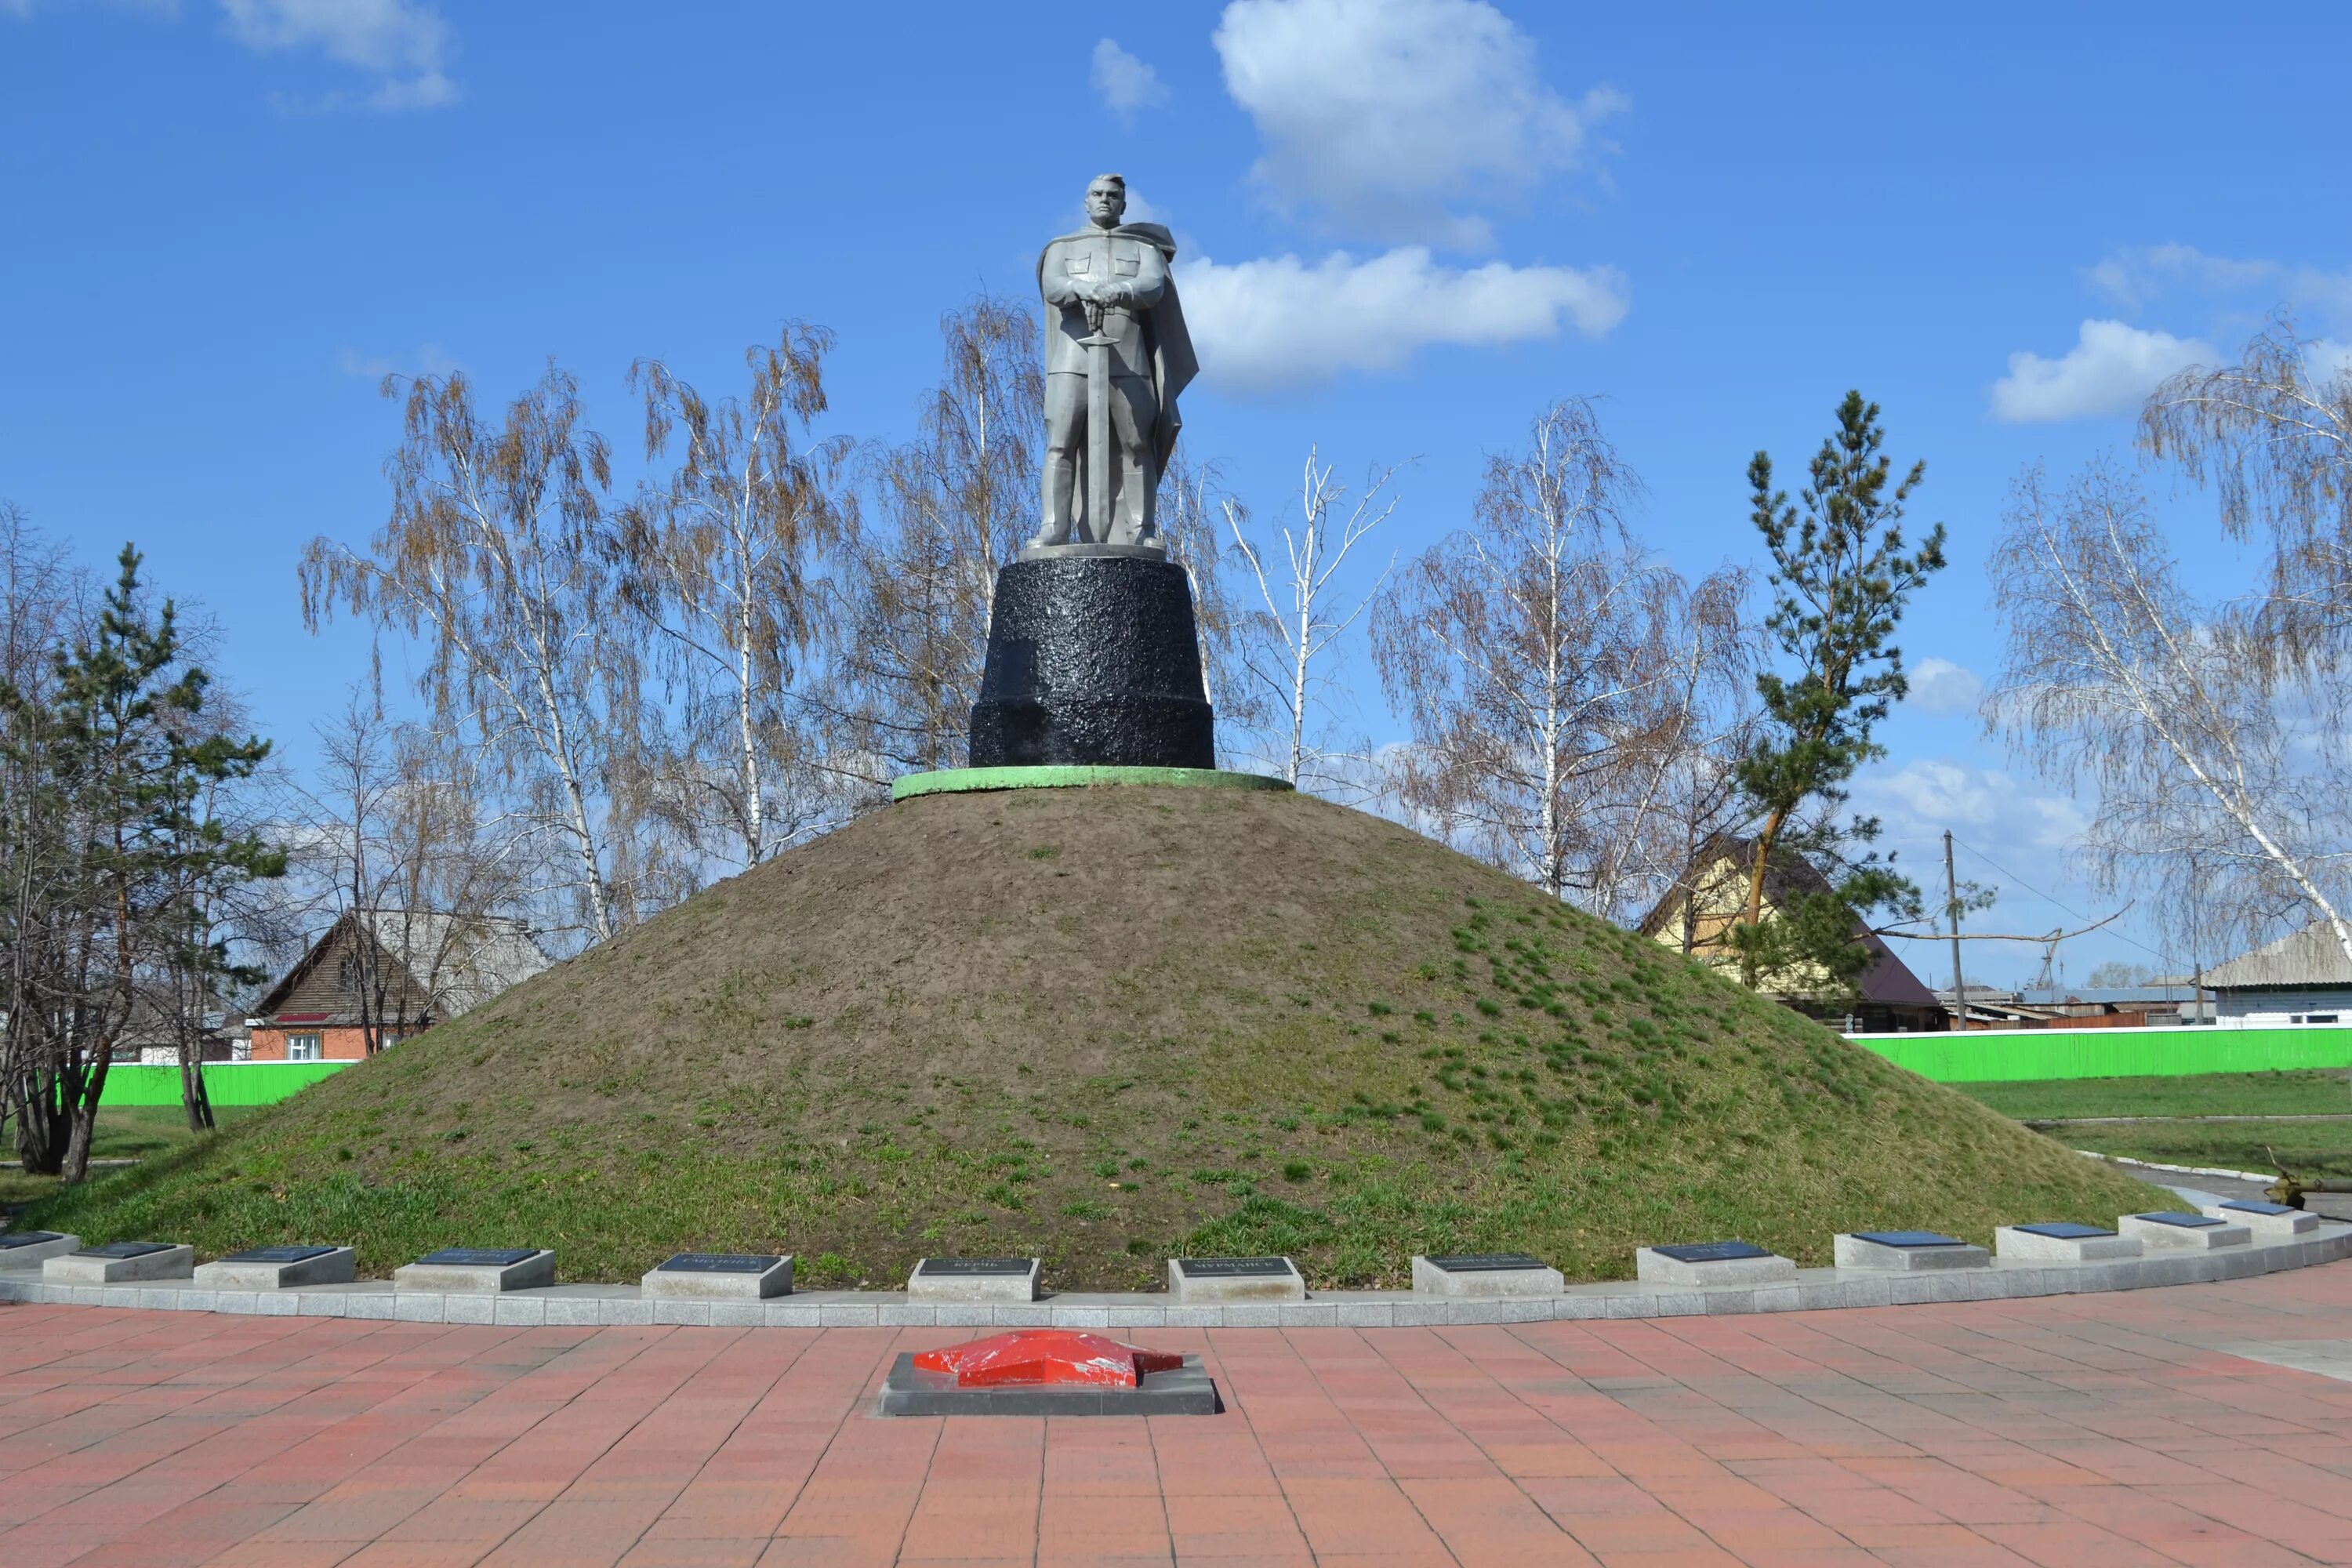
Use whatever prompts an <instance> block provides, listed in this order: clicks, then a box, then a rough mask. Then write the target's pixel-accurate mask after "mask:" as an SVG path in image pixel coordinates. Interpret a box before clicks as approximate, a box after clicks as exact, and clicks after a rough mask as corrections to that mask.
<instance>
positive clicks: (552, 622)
mask: <svg viewBox="0 0 2352 1568" xmlns="http://www.w3.org/2000/svg"><path fill="white" fill-rule="evenodd" d="M383 393H384V395H385V396H386V397H394V396H399V395H401V389H400V382H399V378H397V377H391V376H387V377H386V378H385V379H384V383H383ZM582 417H583V416H582V410H581V406H580V396H579V385H578V383H577V382H576V381H575V380H574V379H573V378H572V376H571V375H570V374H566V373H564V372H562V371H560V370H558V369H556V368H555V367H554V366H553V365H552V364H551V365H550V366H549V367H548V370H547V374H545V375H544V376H543V377H541V380H540V382H539V384H537V385H535V386H533V387H531V388H530V390H529V391H527V392H525V393H524V394H522V395H520V397H518V398H516V399H515V401H514V402H513V404H512V405H509V408H508V409H507V412H506V416H505V418H504V420H503V421H502V422H499V423H492V422H490V421H488V420H487V419H485V418H484V417H483V416H481V415H480V414H478V412H477V410H476V407H475V402H474V389H473V385H472V384H471V383H470V382H469V381H468V380H467V377H466V376H465V374H463V373H462V372H457V373H452V374H449V375H447V376H424V377H420V378H417V379H415V380H414V381H411V382H409V383H408V384H407V389H406V394H405V397H404V406H403V419H402V438H401V443H400V446H399V447H397V448H396V449H395V450H394V453H393V455H392V457H391V458H390V459H389V460H388V461H387V463H386V465H385V467H386V471H387V472H388V473H389V475H390V477H391V479H392V484H393V505H392V516H391V519H390V521H387V522H386V523H385V524H384V526H383V528H382V529H381V530H379V531H377V533H376V535H375V537H374V539H373V542H372V545H371V548H370V549H369V551H368V552H365V553H362V552H358V551H354V550H352V549H350V548H348V547H347V546H345V545H342V544H341V543H338V542H335V541H332V540H330V539H327V538H324V537H320V538H319V539H315V540H313V541H312V542H311V543H310V548H309V550H308V551H307V552H305V554H304V556H303V560H302V566H301V584H302V613H303V617H304V619H305V622H306V623H307V624H308V625H310V626H311V627H313V628H314V629H315V628H316V627H317V626H320V624H322V623H323V622H325V621H326V620H327V619H329V618H330V617H331V616H332V615H333V614H334V613H335V612H336V611H337V610H338V609H342V610H345V611H347V612H349V613H351V614H352V615H357V616H366V617H368V618H370V619H371V620H373V622H374V623H375V624H376V626H378V627H379V628H381V629H383V630H387V631H392V632H395V633H398V634H400V635H402V636H404V637H412V638H415V639H417V640H419V641H420V642H421V643H422V645H423V648H424V653H425V664H424V670H423V673H422V674H421V675H420V676H419V678H418V682H417V684H418V689H419V690H420V692H421V694H422V695H423V696H424V697H425V700H426V703H427V705H428V707H429V709H430V711H431V713H432V715H433V717H434V720H435V721H436V723H438V724H441V725H443V726H445V727H449V728H459V727H462V728H465V729H467V730H469V731H471V732H472V734H473V736H474V738H475V740H476V742H478V745H479V746H480V748H481V752H482V754H483V756H484V757H485V758H487V759H488V760H489V761H491V762H492V763H494V764H495V767H496V770H497V773H498V775H499V781H500V782H501V783H502V784H505V785H507V786H509V787H510V788H512V789H513V790H515V791H516V792H517V795H518V797H519V808H520V812H521V813H522V815H523V816H525V817H526V818H527V819H528V820H529V822H530V824H531V825H532V826H534V827H535V828H536V829H537V830H538V831H539V832H540V833H541V835H542V836H543V837H544V838H545V839H546V840H547V842H548V843H549V845H550V847H551V855H550V863H551V864H552V865H554V866H556V867H558V868H560V869H559V870H557V871H556V873H555V874H554V876H553V879H552V886H551V888H550V889H548V891H549V892H550V893H551V895H553V896H554V898H555V899H556V900H559V902H560V903H561V904H562V905H565V906H568V907H569V908H568V911H567V912H568V915H569V918H568V919H567V921H566V923H568V924H572V925H574V926H575V927H576V928H578V929H581V930H583V931H584V934H585V936H586V938H587V940H588V941H589V942H604V941H606V940H608V939H610V938H611V937H612V936H613V935H614V933H615V932H617V931H620V930H622V929H623V928H624V927H625V926H627V925H629V924H631V923H632V922H633V921H635V918H636V916H637V914H638V911H639V902H640V900H641V899H643V898H645V897H646V889H647V885H648V884H650V883H652V882H654V881H655V880H656V877H657V873H658V870H659V867H660V861H659V856H658V852H657V850H654V849H649V848H648V847H646V845H644V844H642V843H641V842H638V841H637V839H638V837H639V836H640V835H641V834H642V832H643V829H644V818H643V815H642V811H643V795H642V792H641V789H640V788H639V787H638V786H640V785H641V784H642V782H643V776H644V775H643V770H642V768H641V767H640V766H639V763H640V759H639V757H638V755H637V752H636V747H635V740H636V734H637V726H638V724H639V722H640V721H641V717H642V715H641V711H640V700H641V692H640V688H639V682H640V679H641V672H640V669H639V657H638V656H639V648H638V646H637V645H636V643H635V638H634V637H633V636H632V632H633V630H634V627H635V622H634V620H633V618H632V617H630V616H626V615H624V614H622V613H621V611H620V605H619V603H618V598H619V583H618V580H617V574H616V572H615V570H614V567H613V565H612V564H611V563H610V562H609V561H608V560H607V559H606V558H605V555H604V552H601V551H600V550H599V549H597V548H596V545H597V543H598V541H599V530H600V526H601V524H602V521H603V517H604V495H605V493H606V492H607V491H608V490H609V489H610V488H611V484H612V468H611V457H610V453H609V451H608V449H607V447H606V445H605V443H604V438H603V437H599V436H597V435H595V434H594V433H593V432H592V431H589V430H588V429H586V428H585V427H584V426H583V423H582Z"/></svg>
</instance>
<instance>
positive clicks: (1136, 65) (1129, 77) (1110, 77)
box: [1094, 38, 1168, 123]
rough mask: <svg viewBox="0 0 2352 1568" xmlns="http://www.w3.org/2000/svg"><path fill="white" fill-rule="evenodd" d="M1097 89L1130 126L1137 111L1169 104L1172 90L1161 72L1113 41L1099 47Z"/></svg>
mask: <svg viewBox="0 0 2352 1568" xmlns="http://www.w3.org/2000/svg"><path fill="white" fill-rule="evenodd" d="M1094 87H1095V92H1096V95H1097V97H1099V98H1100V99H1101V100H1103V106H1104V107H1105V108H1107V109H1108V110H1110V111H1111V112H1112V113H1113V114H1116V115H1118V117H1119V119H1120V120H1121V121H1125V122H1129V123H1132V122H1133V121H1134V119H1135V112H1136V110H1139V109H1156V108H1158V107H1159V106H1160V104H1163V103H1165V102H1167V101H1168V87H1167V84H1166V83H1164V82H1162V81H1161V80H1160V73H1159V72H1158V71H1156V70H1153V69H1152V68H1150V66H1148V65H1146V64H1144V63H1143V62H1142V61H1141V60H1139V59H1137V58H1135V57H1134V56H1133V55H1130V54H1129V53H1128V52H1127V51H1126V50H1125V49H1122V48H1120V47H1118V43H1117V42H1116V41H1115V40H1113V39H1110V38H1105V39H1104V40H1103V41H1102V42H1100V43H1098V44H1097V45H1096V46H1095V66H1094Z"/></svg>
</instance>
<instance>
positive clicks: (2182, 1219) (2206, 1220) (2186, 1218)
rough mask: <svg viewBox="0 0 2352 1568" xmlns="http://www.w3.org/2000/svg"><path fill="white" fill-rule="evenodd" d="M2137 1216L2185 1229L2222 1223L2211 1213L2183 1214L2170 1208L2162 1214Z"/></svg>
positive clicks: (2201, 1227)
mask: <svg viewBox="0 0 2352 1568" xmlns="http://www.w3.org/2000/svg"><path fill="white" fill-rule="evenodd" d="M2135 1217H2137V1218H2139V1219H2145V1220H2152V1221H2154V1222H2155V1223H2156V1224H2158V1225H2177V1226H2179V1227H2180V1228H2181V1229H2183V1230H2206V1229H2210V1227H2212V1226H2217V1225H2220V1224H2221V1221H2220V1220H2218V1219H2215V1218H2214V1217H2213V1216H2212V1215H2208V1214H2182V1213H2180V1212H2179V1211H2178V1210H2175V1209H2168V1210H2166V1211H2165V1212H2164V1213H2162V1214H2144V1215H2137V1216H2135Z"/></svg>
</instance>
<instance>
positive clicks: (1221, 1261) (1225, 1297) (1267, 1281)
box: [1168, 1258, 1307, 1304]
mask: <svg viewBox="0 0 2352 1568" xmlns="http://www.w3.org/2000/svg"><path fill="white" fill-rule="evenodd" d="M1168 1293H1169V1294H1170V1295H1171V1296H1173V1297H1174V1298H1175V1299H1176V1300H1178V1301H1180V1302H1183V1303H1187V1304H1197V1303H1200V1302H1203V1301H1304V1300H1307V1281H1306V1279H1305V1278H1303V1277H1302V1276H1301V1275H1300V1274H1299V1272H1298V1266H1297V1264H1295V1263H1293V1262H1291V1261H1290V1259H1289V1258H1170V1259H1169V1260H1168Z"/></svg>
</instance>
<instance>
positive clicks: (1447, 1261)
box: [1429, 1252, 1549, 1274]
mask: <svg viewBox="0 0 2352 1568" xmlns="http://www.w3.org/2000/svg"><path fill="white" fill-rule="evenodd" d="M1429 1266H1430V1267H1431V1268H1442V1269H1444V1271H1445V1272H1446V1273H1448V1274H1496V1273H1501V1272H1503V1271H1504V1270H1506V1269H1514V1268H1548V1267H1549V1265H1548V1264H1546V1263H1545V1262H1544V1260H1543V1259H1542V1258H1533V1257H1530V1256H1528V1254H1527V1253H1524V1252H1453V1253H1446V1254H1444V1255H1442V1256H1438V1257H1433V1258H1431V1259H1430V1260H1429Z"/></svg>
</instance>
